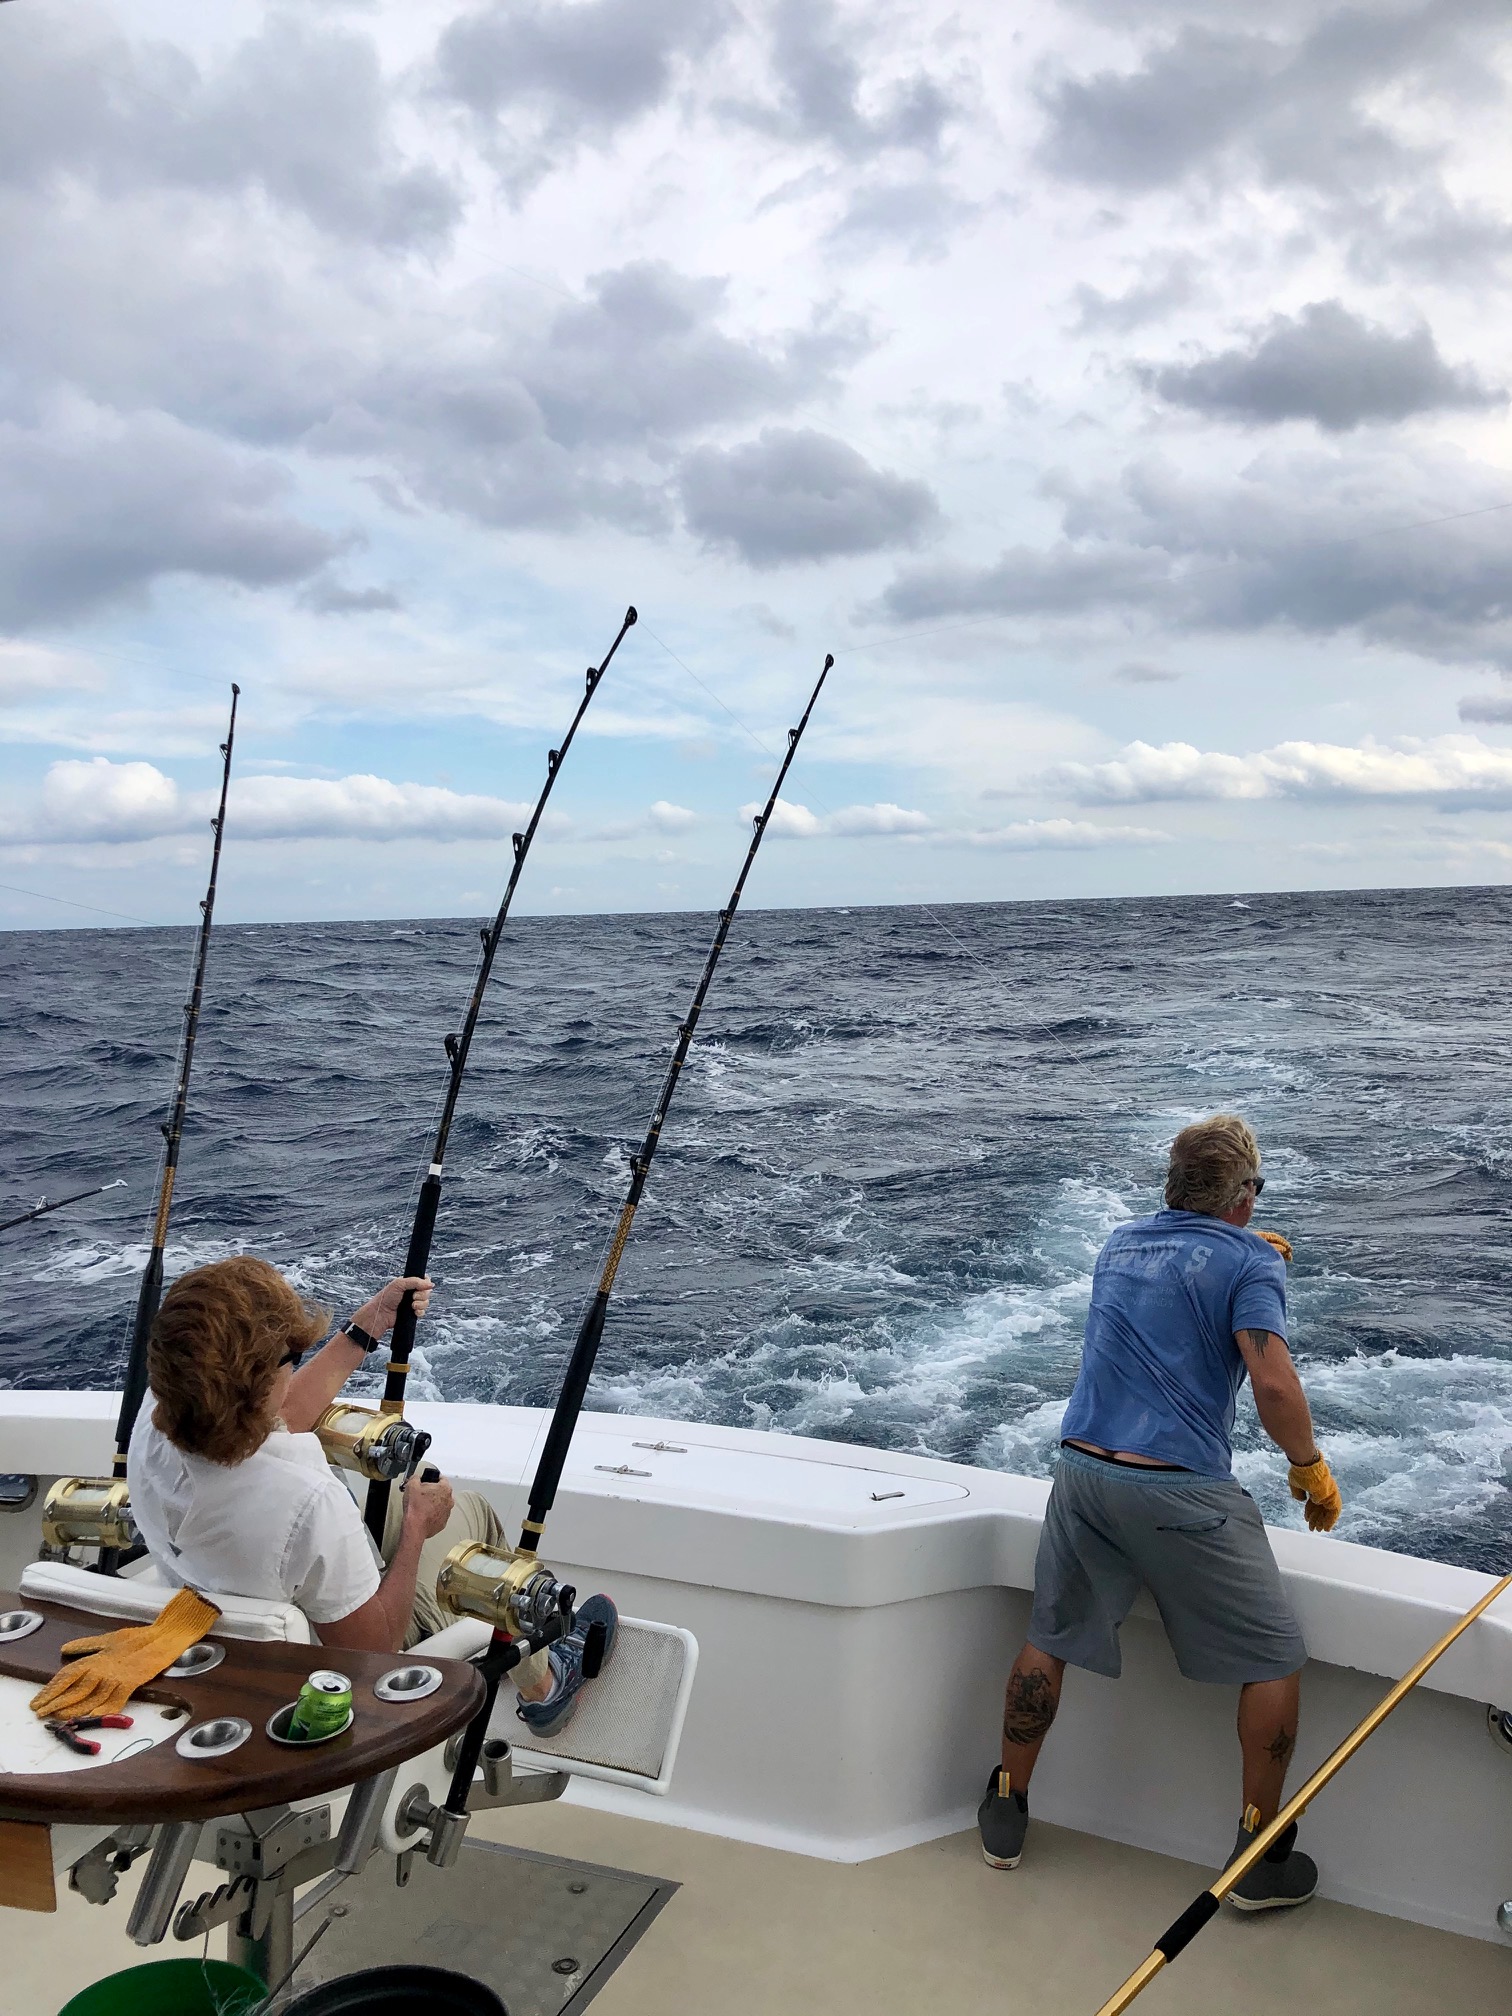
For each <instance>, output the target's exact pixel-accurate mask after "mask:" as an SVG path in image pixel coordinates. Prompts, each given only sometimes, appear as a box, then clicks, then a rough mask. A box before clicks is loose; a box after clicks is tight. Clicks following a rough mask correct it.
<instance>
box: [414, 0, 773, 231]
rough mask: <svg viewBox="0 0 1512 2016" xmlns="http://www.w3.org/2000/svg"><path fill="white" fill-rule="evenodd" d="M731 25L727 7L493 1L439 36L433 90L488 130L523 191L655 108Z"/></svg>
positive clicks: (688, 1) (704, 0)
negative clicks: (569, 158)
mask: <svg viewBox="0 0 1512 2016" xmlns="http://www.w3.org/2000/svg"><path fill="white" fill-rule="evenodd" d="M733 18H734V17H733V13H732V10H731V8H730V7H729V6H727V5H725V4H723V0H575V4H572V5H562V4H560V0H495V4H493V5H490V6H485V7H479V8H477V9H475V10H473V11H472V12H469V13H466V14H463V15H461V16H459V17H458V18H457V19H456V20H454V21H452V22H451V23H450V24H449V25H448V26H447V27H446V28H445V29H444V30H443V31H442V34H441V38H440V40H439V42H438V43H437V45H436V53H435V72H434V89H435V90H436V91H437V92H438V93H439V94H440V95H441V96H443V97H446V98H450V99H451V100H452V101H454V102H455V103H456V104H458V105H460V106H463V107H465V108H466V109H467V110H468V111H469V112H471V113H472V114H473V115H474V116H475V117H476V118H477V119H478V120H479V121H481V122H483V123H484V124H485V125H486V127H487V130H488V136H489V141H490V144H491V146H492V148H493V150H494V153H495V158H496V160H497V161H498V163H499V165H500V167H501V170H502V172H503V173H504V175H505V179H506V180H507V181H508V182H509V183H510V185H511V186H512V188H513V189H514V190H515V191H516V193H523V191H524V190H525V189H526V188H528V187H529V186H530V185H531V184H532V183H533V182H535V181H536V180H538V179H539V178H540V177H541V176H543V175H545V174H546V173H548V172H549V171H550V170H551V169H552V168H555V167H560V166H561V164H562V161H563V158H564V156H566V155H570V153H571V152H572V151H573V150H575V149H576V148H578V147H581V146H598V147H606V146H608V145H609V144H611V143H612V141H613V140H614V139H615V137H616V136H617V135H618V134H619V133H620V132H621V131H622V130H623V129H624V128H625V127H626V126H628V125H630V124H631V123H632V122H633V121H635V120H637V119H639V118H641V117H643V116H644V115H645V114H646V113H648V112H650V111H652V110H654V109H655V107H657V106H658V105H660V104H662V103H663V102H664V100H665V99H666V98H667V97H668V95H669V94H670V92H671V90H672V88H673V84H674V81H675V79H676V77H677V75H678V72H679V69H680V68H681V67H682V66H683V65H685V64H686V63H688V62H689V61H692V60H695V59H696V58H698V57H701V56H703V55H706V54H707V53H708V51H709V50H710V49H711V48H712V47H713V46H714V44H715V43H716V42H717V41H719V39H720V38H721V37H722V36H723V35H724V33H725V32H726V30H727V29H728V28H729V26H730V24H731V22H732V20H733ZM505 114H508V115H509V116H508V118H505V117H504V116H503V115H505Z"/></svg>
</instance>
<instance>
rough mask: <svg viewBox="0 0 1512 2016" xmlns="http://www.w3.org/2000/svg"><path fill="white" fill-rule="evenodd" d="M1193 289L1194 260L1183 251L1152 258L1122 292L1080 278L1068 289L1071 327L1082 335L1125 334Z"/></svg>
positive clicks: (1180, 302) (1157, 317)
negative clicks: (1140, 275) (1072, 310)
mask: <svg viewBox="0 0 1512 2016" xmlns="http://www.w3.org/2000/svg"><path fill="white" fill-rule="evenodd" d="M1196 292H1197V261H1196V260H1195V259H1193V258H1190V257H1189V256H1188V255H1186V254H1184V253H1183V254H1179V255H1178V256H1177V257H1175V258H1171V259H1158V260H1156V261H1154V262H1152V264H1151V266H1150V267H1149V269H1148V271H1147V275H1146V277H1145V278H1144V279H1143V280H1138V281H1136V282H1135V283H1134V285H1133V286H1132V287H1127V288H1125V289H1124V291H1123V293H1122V294H1106V293H1104V292H1103V290H1102V289H1101V288H1099V287H1093V286H1090V285H1089V284H1088V283H1087V282H1086V281H1083V282H1082V283H1081V284H1080V285H1079V286H1076V287H1074V288H1073V289H1072V290H1071V300H1072V303H1073V305H1074V307H1075V309H1076V319H1075V322H1074V324H1073V327H1074V328H1076V329H1077V330H1078V331H1079V332H1080V333H1081V334H1082V335H1090V336H1100V335H1104V334H1109V335H1117V336H1127V335H1128V334H1130V332H1131V331H1133V330H1135V329H1142V328H1144V327H1145V325H1146V324H1147V323H1150V322H1159V321H1162V320H1163V319H1164V318H1165V317H1166V316H1167V315H1170V314H1172V313H1173V312H1174V311H1175V310H1176V309H1178V308H1185V307H1186V305H1187V304H1188V302H1190V301H1191V300H1192V299H1193V298H1194V296H1195V295H1196Z"/></svg>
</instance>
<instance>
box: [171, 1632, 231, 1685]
mask: <svg viewBox="0 0 1512 2016" xmlns="http://www.w3.org/2000/svg"><path fill="white" fill-rule="evenodd" d="M225 1656H226V1648H225V1646H224V1645H216V1644H213V1643H212V1642H211V1641H210V1639H208V1638H202V1639H201V1640H200V1642H199V1644H198V1645H191V1646H190V1647H189V1648H188V1650H187V1651H184V1652H180V1654H179V1656H178V1657H177V1659H175V1660H174V1662H173V1664H172V1665H171V1666H165V1667H164V1668H163V1678H164V1679H165V1680H197V1679H198V1678H199V1676H200V1675H201V1674H202V1673H213V1672H214V1670H215V1668H216V1667H217V1666H219V1664H220V1663H221V1661H222V1660H223V1659H224V1658H225Z"/></svg>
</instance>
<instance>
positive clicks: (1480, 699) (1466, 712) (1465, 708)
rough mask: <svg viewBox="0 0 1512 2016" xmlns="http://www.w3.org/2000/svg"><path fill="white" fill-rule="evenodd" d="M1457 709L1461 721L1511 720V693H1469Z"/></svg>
mask: <svg viewBox="0 0 1512 2016" xmlns="http://www.w3.org/2000/svg"><path fill="white" fill-rule="evenodd" d="M1458 711H1459V718H1460V719H1461V721H1512V693H1507V694H1501V693H1471V694H1468V695H1467V696H1466V697H1465V698H1464V699H1463V700H1461V702H1460V703H1459V710H1458Z"/></svg>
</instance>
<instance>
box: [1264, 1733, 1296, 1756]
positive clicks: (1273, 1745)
mask: <svg viewBox="0 0 1512 2016" xmlns="http://www.w3.org/2000/svg"><path fill="white" fill-rule="evenodd" d="M1296 1747H1297V1738H1296V1732H1295V1731H1294V1730H1291V1729H1282V1730H1280V1731H1279V1732H1278V1733H1277V1735H1276V1737H1275V1740H1274V1741H1273V1742H1270V1743H1267V1744H1266V1746H1265V1754H1266V1755H1267V1756H1268V1757H1271V1758H1274V1760H1275V1761H1276V1763H1278V1764H1285V1763H1287V1762H1288V1761H1289V1760H1290V1758H1291V1753H1292V1751H1293V1750H1294V1749H1295V1748H1296Z"/></svg>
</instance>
